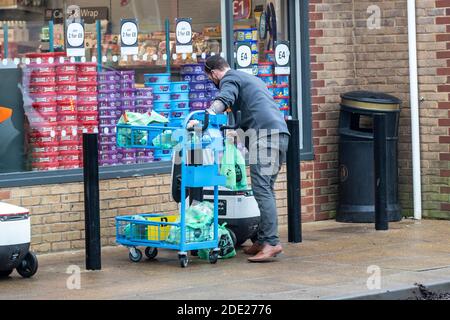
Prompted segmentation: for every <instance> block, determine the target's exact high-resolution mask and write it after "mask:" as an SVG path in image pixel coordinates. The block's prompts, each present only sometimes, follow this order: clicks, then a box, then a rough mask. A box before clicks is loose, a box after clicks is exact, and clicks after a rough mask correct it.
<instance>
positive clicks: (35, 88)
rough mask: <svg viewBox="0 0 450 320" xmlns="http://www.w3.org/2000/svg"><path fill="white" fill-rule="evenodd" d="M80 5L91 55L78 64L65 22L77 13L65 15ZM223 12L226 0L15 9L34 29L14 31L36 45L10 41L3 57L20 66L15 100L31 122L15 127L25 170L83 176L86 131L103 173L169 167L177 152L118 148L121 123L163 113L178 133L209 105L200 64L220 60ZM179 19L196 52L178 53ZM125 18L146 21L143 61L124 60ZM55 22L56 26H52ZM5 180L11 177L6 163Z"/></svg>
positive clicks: (135, 0) (210, 91)
mask: <svg viewBox="0 0 450 320" xmlns="http://www.w3.org/2000/svg"><path fill="white" fill-rule="evenodd" d="M2 2H5V1H0V12H1V13H2V14H3V15H5V14H6V11H7V10H9V9H6V4H5V3H6V2H10V1H6V2H5V3H2ZM17 3H18V2H17ZM110 3H111V4H110ZM74 5H76V6H78V7H79V8H80V12H79V14H81V16H82V18H85V19H84V20H85V48H86V51H85V56H84V57H82V58H77V59H75V58H73V57H68V56H67V53H66V52H65V51H64V47H65V40H64V24H63V23H64V17H66V18H67V15H66V13H70V12H68V11H67V8H71V7H72V6H74ZM30 6H31V5H30ZM91 6H96V7H97V8H98V10H102V12H100V15H99V16H102V18H103V19H102V20H101V22H100V30H101V33H102V36H101V41H102V43H101V57H100V56H98V54H97V52H98V50H97V47H98V43H97V36H98V33H97V30H98V29H97V27H98V26H97V25H96V21H95V19H94V20H92V21H91V20H90V18H91V17H89V15H90V14H89V12H90V11H89V10H91V11H92V10H93V9H89V10H85V8H89V7H91ZM2 8H3V9H2ZM8 8H9V7H8ZM220 8H221V6H220V1H219V0H217V1H206V0H200V1H194V0H192V1H190V0H186V1H162V0H160V1H151V2H149V1H143V0H129V1H119V0H113V1H111V2H110V1H101V0H98V1H85V0H80V1H51V0H49V1H41V2H40V3H39V6H37V7H36V8H33V9H36V10H39V12H40V13H45V14H42V15H40V16H39V15H38V16H36V15H33V16H31V15H30V12H32V9H31V7H29V8H27V7H26V6H25V7H24V5H21V4H18V5H17V7H16V9H15V10H14V12H15V14H17V15H18V16H20V19H25V20H26V19H28V20H29V21H28V23H27V25H26V26H28V28H26V27H25V24H17V28H18V29H21V28H23V29H26V30H27V31H28V33H29V37H34V38H33V41H31V40H30V43H33V44H35V46H34V47H31V46H28V47H17V49H16V47H15V46H14V43H15V41H16V40H17V36H12V37H9V39H8V43H7V45H8V46H9V48H8V50H7V51H5V50H2V53H3V54H4V55H3V57H2V58H3V59H4V61H5V60H6V61H7V64H9V63H14V65H15V66H17V68H16V69H17V70H18V72H20V74H21V80H20V83H18V85H20V88H21V97H20V98H18V100H23V103H20V108H21V109H22V110H21V112H22V113H23V115H24V121H23V124H22V126H21V127H20V128H17V129H19V130H20V131H21V134H22V136H23V141H24V147H23V153H24V156H23V162H24V165H23V171H49V170H63V169H65V170H68V169H75V168H80V167H81V165H82V161H83V159H82V134H83V133H85V132H88V133H91V132H92V133H98V134H99V164H100V165H101V166H113V165H114V166H115V165H122V164H128V165H130V164H141V163H148V162H154V161H168V160H170V158H171V155H170V150H163V151H162V152H161V151H159V152H157V153H156V152H153V151H152V150H141V149H139V150H134V149H122V148H119V147H118V146H117V137H116V129H115V128H116V124H117V122H118V121H119V119H120V118H121V117H123V115H124V114H126V113H127V112H132V113H140V114H144V113H149V112H150V113H151V112H156V113H158V114H160V115H163V116H164V117H166V118H167V119H168V120H169V124H170V126H171V127H174V126H175V127H181V125H182V123H183V121H184V119H185V117H186V116H187V114H188V113H189V112H190V111H193V110H202V109H206V108H208V107H209V105H210V102H211V99H213V98H214V97H215V95H216V94H217V89H216V88H215V86H214V85H213V84H212V83H211V82H209V81H208V79H207V76H206V75H205V74H204V71H203V62H204V60H205V59H206V58H207V57H208V56H210V55H212V54H222V52H223V50H222V32H221V9H220ZM105 10H106V11H105ZM83 15H87V16H86V17H84V16H83ZM49 17H50V18H49ZM177 17H190V18H192V27H193V41H192V46H193V52H192V53H188V54H176V52H175V33H174V29H175V26H174V23H175V19H176V18H177ZM122 18H136V19H137V21H138V23H139V37H138V38H139V41H138V54H137V55H134V56H121V52H120V36H119V29H120V20H121V19H122ZM48 20H53V26H52V27H50V26H49V21H48ZM166 20H167V21H168V22H169V30H167V29H166ZM20 21H22V20H20ZM10 25H11V26H13V25H14V27H15V26H16V24H12V23H11V24H10ZM13 30H15V29H13ZM14 32H16V31H14ZM50 33H52V34H51V35H50ZM24 34H25V33H24ZM4 39H5V37H4ZM20 39H22V38H20ZM167 39H168V40H169V43H168V44H167V43H166V40H167ZM22 40H23V39H22ZM50 42H52V43H51V44H50ZM2 44H3V46H2V49H4V48H5V43H2ZM51 48H53V50H51ZM167 49H169V51H170V52H168V51H167ZM49 51H52V52H49ZM53 51H54V52H53ZM99 62H101V68H99ZM13 67H14V66H13ZM20 102H22V101H20ZM1 156H2V157H3V156H7V155H1ZM3 172H10V170H8V168H5V167H3V166H2V165H1V164H0V173H3Z"/></svg>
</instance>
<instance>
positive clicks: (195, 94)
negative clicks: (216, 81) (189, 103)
mask: <svg viewBox="0 0 450 320" xmlns="http://www.w3.org/2000/svg"><path fill="white" fill-rule="evenodd" d="M206 96H207V93H206V91H191V93H189V99H191V100H196V99H206Z"/></svg>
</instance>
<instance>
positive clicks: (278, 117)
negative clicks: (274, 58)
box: [216, 70, 289, 134]
mask: <svg viewBox="0 0 450 320" xmlns="http://www.w3.org/2000/svg"><path fill="white" fill-rule="evenodd" d="M216 100H220V101H221V102H222V103H223V104H225V106H226V107H231V109H232V111H233V113H234V115H236V113H237V111H238V110H240V111H241V129H243V130H244V131H247V130H248V129H254V130H256V131H257V132H259V131H260V130H261V129H266V130H279V133H286V134H289V130H288V128H287V125H286V121H285V120H284V118H283V116H282V114H281V112H280V111H279V108H278V104H277V103H276V102H275V100H274V99H273V97H272V95H271V94H270V92H269V90H268V89H267V87H266V84H265V83H264V82H263V81H262V80H261V79H259V78H257V77H255V76H253V75H250V74H247V73H245V72H242V71H237V70H230V71H228V72H227V73H226V74H225V76H224V77H223V79H222V80H221V81H220V93H219V94H218V96H217V97H216ZM269 134H270V132H269Z"/></svg>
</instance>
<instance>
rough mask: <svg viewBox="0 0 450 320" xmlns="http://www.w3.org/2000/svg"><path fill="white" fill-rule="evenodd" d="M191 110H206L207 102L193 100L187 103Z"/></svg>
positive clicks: (204, 100)
mask: <svg viewBox="0 0 450 320" xmlns="http://www.w3.org/2000/svg"><path fill="white" fill-rule="evenodd" d="M189 107H190V109H191V110H205V109H208V107H209V106H208V100H206V99H195V100H191V101H190V103H189Z"/></svg>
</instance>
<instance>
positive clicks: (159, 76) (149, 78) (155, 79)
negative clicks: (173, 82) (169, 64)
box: [144, 73, 170, 83]
mask: <svg viewBox="0 0 450 320" xmlns="http://www.w3.org/2000/svg"><path fill="white" fill-rule="evenodd" d="M144 82H147V83H168V82H170V73H153V74H150V73H147V74H144Z"/></svg>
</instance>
